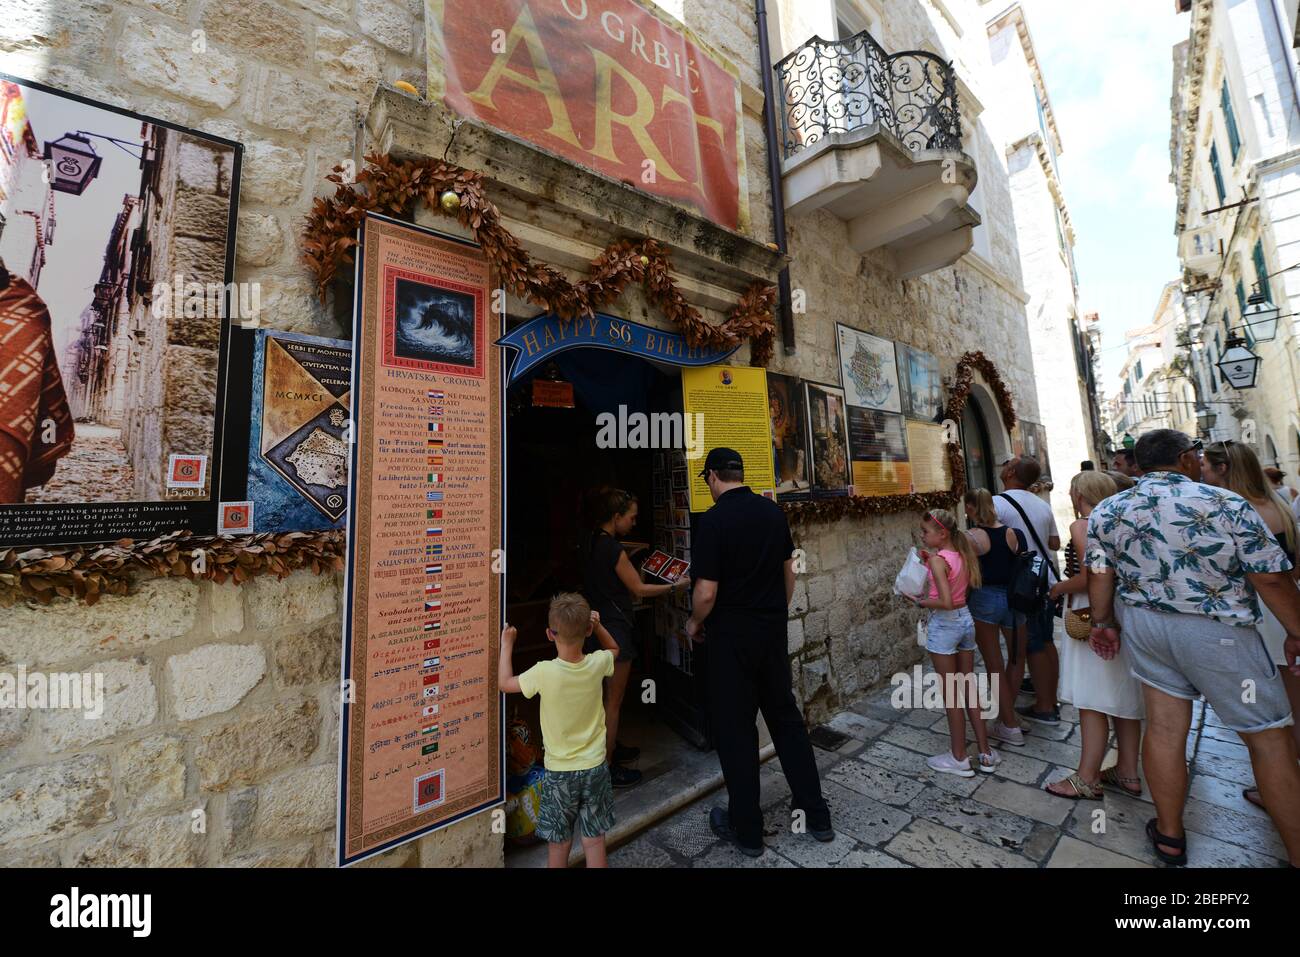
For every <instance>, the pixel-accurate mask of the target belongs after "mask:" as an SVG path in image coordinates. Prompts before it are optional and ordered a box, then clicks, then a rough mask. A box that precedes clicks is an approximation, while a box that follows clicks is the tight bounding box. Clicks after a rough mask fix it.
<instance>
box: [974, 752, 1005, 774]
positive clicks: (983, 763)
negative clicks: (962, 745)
mask: <svg viewBox="0 0 1300 957" xmlns="http://www.w3.org/2000/svg"><path fill="white" fill-rule="evenodd" d="M1001 763H1002V755H1000V754H998V752H997V750H996V749H995V748H989V749H988V751H986V752H984V753H983V754H981V755H980V763H979V769H980V770H981V771H983V772H984V773H985V774H992V773H993V772H994V771H995V770H997V766H998V765H999V764H1001Z"/></svg>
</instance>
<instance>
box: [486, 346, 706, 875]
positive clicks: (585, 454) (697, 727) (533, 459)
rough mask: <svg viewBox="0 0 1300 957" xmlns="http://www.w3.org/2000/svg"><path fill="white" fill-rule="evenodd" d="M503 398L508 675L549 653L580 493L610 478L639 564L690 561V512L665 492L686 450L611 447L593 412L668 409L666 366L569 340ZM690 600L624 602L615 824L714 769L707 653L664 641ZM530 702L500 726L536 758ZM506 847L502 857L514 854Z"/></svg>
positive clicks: (513, 702)
mask: <svg viewBox="0 0 1300 957" xmlns="http://www.w3.org/2000/svg"><path fill="white" fill-rule="evenodd" d="M505 395H506V416H505V418H506V423H505V448H506V466H505V467H506V620H507V621H508V622H510V624H512V625H514V626H515V627H516V628H517V629H518V631H519V637H518V639H517V642H516V645H515V654H514V668H515V673H516V674H519V673H521V672H523V671H524V670H525V669H527V668H529V667H531V666H532V665H533V664H535V663H536V662H538V661H541V660H544V659H547V658H551V657H553V656H554V647H553V646H552V645H551V643H550V642H549V641H548V640H547V638H546V633H545V629H546V612H547V607H548V605H549V602H550V598H551V596H552V595H554V594H555V593H556V592H561V591H577V592H581V591H582V585H583V578H584V564H585V561H586V557H587V552H588V540H589V537H590V533H591V525H590V523H589V521H588V514H587V512H588V510H587V508H586V505H587V503H588V500H589V497H590V496H589V493H590V492H591V491H593V490H595V489H599V488H601V487H604V486H612V487H614V488H620V489H624V490H626V491H628V492H631V493H632V494H633V495H635V496H636V498H637V502H638V518H637V523H636V526H635V527H634V528H633V530H632V532H631V533H630V534H629V535H628V536H627V537H626V539H625V540H624V548H625V550H626V551H627V552H628V553H629V558H631V560H632V563H633V565H634V566H636V567H638V568H639V567H640V566H641V564H642V563H643V562H644V561H645V558H646V557H647V556H648V555H649V553H650V551H651V550H654V549H656V548H658V549H662V550H665V551H668V552H669V553H670V554H673V555H675V556H677V557H685V558H686V559H688V560H689V558H690V554H689V543H690V540H691V536H692V534H693V531H694V528H693V525H694V522H695V521H696V516H693V515H691V514H690V512H689V510H688V509H680V508H679V509H677V510H674V508H673V495H672V493H673V491H681V490H680V489H678V490H674V489H673V488H672V484H673V476H672V470H673V466H674V464H675V461H680V464H681V467H682V468H683V469H684V468H685V458H684V450H683V449H680V448H679V449H669V448H654V447H650V443H651V439H650V437H649V436H647V442H646V444H640V443H636V445H637V447H629V446H630V445H632V444H633V443H629V442H626V441H616V442H614V443H612V444H611V443H610V442H609V441H608V439H609V437H610V436H609V432H608V430H606V431H605V432H604V433H602V425H604V424H605V420H602V419H600V418H599V417H600V416H601V415H602V413H609V414H610V415H612V416H613V418H614V420H615V421H619V420H620V416H621V417H622V420H623V421H631V420H632V419H631V417H632V416H634V415H635V414H636V413H642V414H645V415H647V416H648V415H650V414H652V413H665V412H668V413H672V412H677V413H680V411H681V401H682V400H681V376H680V373H679V372H678V371H677V369H675V368H674V367H672V366H667V365H663V364H660V363H656V362H650V361H648V360H644V359H640V358H638V357H635V356H629V355H625V354H623V353H618V352H611V351H607V350H600V349H592V348H579V349H573V350H570V351H567V352H564V353H561V354H558V355H556V356H554V357H552V358H551V359H550V360H548V361H547V362H545V363H543V364H541V365H539V366H537V367H536V369H535V370H531V371H530V372H529V374H527V375H526V376H524V377H521V378H520V379H519V380H518V381H516V382H514V383H512V384H511V385H510V386H509V387H508V388H507V390H506V393H505ZM619 438H631V436H630V435H628V434H627V433H624V435H623V436H619ZM675 457H676V460H675ZM678 501H679V502H680V499H679V500H678ZM683 521H685V522H686V523H687V525H686V527H684V528H683V527H680V525H681V523H682V522H683ZM648 580H651V581H653V579H648ZM688 601H689V591H684V592H678V593H675V594H672V595H668V596H664V597H660V598H655V599H647V600H643V601H638V602H637V603H636V605H635V633H636V643H637V660H636V662H635V664H634V665H633V670H632V675H631V679H630V680H629V683H628V689H627V693H626V695H625V697H624V701H623V707H622V709H621V716H620V729H619V735H618V738H619V740H620V742H622V743H623V744H625V745H629V746H633V747H637V748H640V750H641V753H640V756H639V757H638V758H637V759H636V760H634V761H632V762H630V763H629V765H628V766H629V767H633V768H635V769H636V770H638V771H641V772H642V775H643V777H642V781H641V783H639V784H637V785H636V786H634V787H632V788H628V789H620V790H618V791H616V793H615V810H616V813H617V814H618V815H619V816H620V818H625V817H626V816H627V812H625V811H624V810H623V808H624V807H625V806H635V805H637V804H638V803H643V802H644V801H645V800H646V799H647V795H649V794H653V793H654V792H655V791H656V790H663V789H664V788H666V787H677V786H679V785H678V784H677V783H676V782H680V781H682V780H685V779H688V778H690V776H691V773H692V769H694V768H698V769H699V770H700V771H701V772H705V771H706V770H710V769H711V770H712V771H714V772H716V759H715V758H714V757H713V756H712V755H711V754H707V753H705V752H706V751H707V749H708V748H710V747H711V741H710V734H709V726H708V721H707V709H706V701H705V698H704V694H705V690H704V680H703V675H704V664H705V658H704V656H705V655H706V654H707V651H706V649H705V647H704V646H701V645H696V646H691V647H687V648H683V647H682V646H681V645H680V644H678V643H677V642H676V637H675V636H676V633H677V630H678V628H677V625H678V624H679V623H680V621H681V620H682V619H683V618H684V617H685V615H686V614H688V610H689V605H688V604H687V602H688ZM673 606H675V607H676V608H677V609H678V610H677V612H676V613H674V612H672V610H671V608H672V607H673ZM538 704H539V702H538V701H537V699H533V700H531V701H530V700H526V699H524V698H523V697H522V696H520V695H511V696H510V698H509V700H508V702H507V723H508V725H509V724H510V723H511V722H512V721H516V720H517V721H521V722H523V723H524V724H526V725H527V727H528V730H529V733H530V736H531V739H532V741H533V742H535V746H536V748H537V751H538V753H539V754H540V751H541V747H540V745H541V736H540V725H539V722H538V717H539V711H538ZM516 727H517V725H516ZM664 797H666V795H658V796H657V798H656V799H662V798H664ZM507 846H508V847H510V848H511V853H515V852H516V851H517V850H518V848H516V847H513V846H512V845H511V844H510V843H509V842H508V845H507Z"/></svg>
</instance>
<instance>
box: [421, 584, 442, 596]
mask: <svg viewBox="0 0 1300 957" xmlns="http://www.w3.org/2000/svg"><path fill="white" fill-rule="evenodd" d="M440 591H442V582H425V583H424V593H425V594H426V595H433V594H436V593H438V592H440Z"/></svg>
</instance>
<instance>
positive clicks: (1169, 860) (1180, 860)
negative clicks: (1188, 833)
mask: <svg viewBox="0 0 1300 957" xmlns="http://www.w3.org/2000/svg"><path fill="white" fill-rule="evenodd" d="M1147 837H1148V838H1150V840H1151V850H1153V851H1155V852H1156V857H1158V858H1160V860H1162V861H1164V862H1165V863H1166V864H1170V865H1172V866H1174V867H1182V866H1183V865H1185V864H1186V863H1187V838H1185V837H1166V836H1165V835H1164V834H1161V833H1160V832H1159V831H1157V830H1156V819H1155V818H1152V819H1151V820H1149V821H1147ZM1161 844H1163V845H1164V846H1165V847H1176V848H1178V851H1179V853H1177V854H1168V853H1166V852H1165V851H1162V850H1160V845H1161Z"/></svg>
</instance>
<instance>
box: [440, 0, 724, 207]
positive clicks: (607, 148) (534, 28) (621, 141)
mask: <svg viewBox="0 0 1300 957" xmlns="http://www.w3.org/2000/svg"><path fill="white" fill-rule="evenodd" d="M426 18H427V19H426V22H427V24H428V27H429V43H428V49H429V76H430V86H431V89H433V90H435V91H436V90H437V89H438V84H437V78H439V77H440V78H441V80H442V91H443V94H444V96H445V100H446V103H447V105H448V106H449V107H451V108H452V109H453V110H455V111H456V112H458V113H460V114H461V115H463V116H470V117H474V118H476V119H479V120H481V121H482V122H484V123H486V124H488V125H489V126H493V127H495V128H497V129H499V130H503V131H505V132H507V133H512V134H514V135H515V136H518V137H520V138H521V139H524V140H527V141H528V142H530V143H534V144H536V145H537V146H540V147H542V148H544V149H546V150H549V151H550V152H552V153H555V154H557V155H559V156H562V157H564V158H565V159H567V160H570V161H572V162H574V163H577V164H579V165H581V166H585V167H587V168H588V169H593V170H596V171H598V172H600V173H604V174H605V175H607V176H611V177H613V178H615V179H618V180H622V181H623V182H625V183H627V184H629V185H631V186H634V187H636V188H638V189H642V190H645V191H646V192H649V193H654V194H656V195H658V196H663V197H665V198H667V199H671V200H673V201H675V202H678V203H682V204H685V205H688V206H691V207H693V208H694V209H696V210H697V211H698V212H699V213H700V214H701V215H703V216H704V217H706V218H707V219H710V220H712V221H713V222H715V223H718V224H720V225H722V226H726V227H728V228H731V229H741V230H744V229H747V228H748V226H749V210H748V203H747V197H746V186H745V165H744V134H743V130H742V125H741V103H740V83H739V80H738V79H737V76H736V73H735V69H734V67H732V66H731V65H730V64H728V63H727V62H726V61H724V60H723V59H721V58H720V57H718V56H717V55H716V54H714V53H712V52H710V51H708V50H707V49H706V48H705V47H703V46H702V45H701V44H700V43H699V42H698V41H697V40H695V39H694V38H693V37H692V36H691V35H690V33H689V31H687V30H685V28H683V27H682V26H680V25H677V26H670V25H669V24H668V23H666V22H664V21H662V20H660V19H659V18H658V17H656V16H655V15H654V14H652V13H650V12H649V11H648V10H647V9H645V8H644V7H642V6H640V5H639V4H637V3H636V2H634V0H426Z"/></svg>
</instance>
